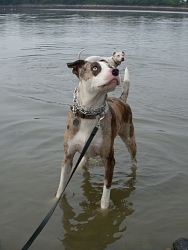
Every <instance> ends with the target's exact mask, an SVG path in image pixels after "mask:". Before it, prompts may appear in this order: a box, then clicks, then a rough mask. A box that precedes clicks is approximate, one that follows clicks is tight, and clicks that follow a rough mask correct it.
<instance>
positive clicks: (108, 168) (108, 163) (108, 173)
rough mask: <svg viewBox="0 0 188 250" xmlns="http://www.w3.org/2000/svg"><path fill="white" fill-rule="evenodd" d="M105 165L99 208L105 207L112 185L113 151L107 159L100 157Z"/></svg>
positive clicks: (107, 204) (108, 200)
mask: <svg viewBox="0 0 188 250" xmlns="http://www.w3.org/2000/svg"><path fill="white" fill-rule="evenodd" d="M102 160H103V163H104V165H105V174H104V186H103V193H102V198H101V208H102V209H107V208H108V206H109V202H110V188H111V185H112V178H113V171H114V166H115V159H114V151H113V152H111V153H110V154H109V157H108V158H107V159H104V158H103V159H102Z"/></svg>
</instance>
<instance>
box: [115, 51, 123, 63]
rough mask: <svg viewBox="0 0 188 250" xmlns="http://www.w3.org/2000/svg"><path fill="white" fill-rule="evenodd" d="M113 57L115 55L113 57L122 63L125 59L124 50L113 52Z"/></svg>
mask: <svg viewBox="0 0 188 250" xmlns="http://www.w3.org/2000/svg"><path fill="white" fill-rule="evenodd" d="M112 57H113V59H114V61H115V62H117V63H121V62H123V61H124V57H125V52H124V51H120V52H114V53H113V54H112Z"/></svg>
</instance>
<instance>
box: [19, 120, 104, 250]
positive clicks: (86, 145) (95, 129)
mask: <svg viewBox="0 0 188 250" xmlns="http://www.w3.org/2000/svg"><path fill="white" fill-rule="evenodd" d="M103 118H104V116H102V117H100V118H99V120H98V122H97V124H96V125H95V126H94V128H93V130H92V132H91V134H90V136H89V138H88V140H87V142H86V144H85V146H84V148H83V150H82V152H81V154H80V157H79V159H78V161H77V163H76V165H75V167H74V169H73V170H72V172H71V174H70V177H69V179H68V181H67V183H66V185H65V187H64V189H63V191H62V193H61V195H60V196H59V198H58V199H57V201H56V202H55V204H54V205H53V207H52V208H51V209H50V211H49V212H48V214H47V215H46V216H45V217H44V219H43V220H42V222H41V223H40V225H39V226H38V228H37V229H36V230H35V232H34V233H33V235H32V236H31V237H30V239H29V240H28V241H27V243H26V244H25V245H24V246H23V247H22V249H21V250H27V249H28V248H29V247H30V246H31V244H32V243H33V241H34V240H35V239H36V238H37V236H38V235H39V234H40V232H41V231H42V229H43V228H44V227H45V225H46V223H47V222H48V221H49V219H50V218H51V216H52V214H53V212H54V211H55V209H56V207H57V204H58V203H59V201H60V199H61V197H62V195H63V193H64V191H65V189H66V187H67V186H68V184H69V182H70V180H71V178H72V176H73V174H74V172H75V171H76V169H77V167H78V165H79V163H80V161H81V160H82V158H83V156H84V155H85V153H86V151H87V149H88V147H89V145H90V144H91V142H92V140H93V137H94V136H95V135H96V133H97V131H98V129H99V125H100V121H101V120H102V119H103Z"/></svg>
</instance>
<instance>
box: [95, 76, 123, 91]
mask: <svg viewBox="0 0 188 250" xmlns="http://www.w3.org/2000/svg"><path fill="white" fill-rule="evenodd" d="M117 85H119V81H118V79H116V78H115V79H112V80H111V81H110V82H108V83H106V84H103V85H100V86H98V89H104V88H105V87H116V86H117Z"/></svg>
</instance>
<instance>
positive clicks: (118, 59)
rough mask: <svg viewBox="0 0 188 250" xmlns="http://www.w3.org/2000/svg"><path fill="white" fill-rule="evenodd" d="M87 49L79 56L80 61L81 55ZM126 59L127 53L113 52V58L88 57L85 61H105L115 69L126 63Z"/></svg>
mask: <svg viewBox="0 0 188 250" xmlns="http://www.w3.org/2000/svg"><path fill="white" fill-rule="evenodd" d="M84 50H85V49H83V50H81V51H80V52H79V54H78V58H79V59H80V56H81V53H82V52H83V51H84ZM124 57H125V52H124V51H120V52H113V54H112V56H110V57H102V56H90V57H87V58H86V59H85V61H88V62H96V61H101V60H105V61H106V62H107V63H108V64H109V66H113V67H115V68H116V67H118V66H119V65H120V64H121V63H122V62H123V61H124Z"/></svg>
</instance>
